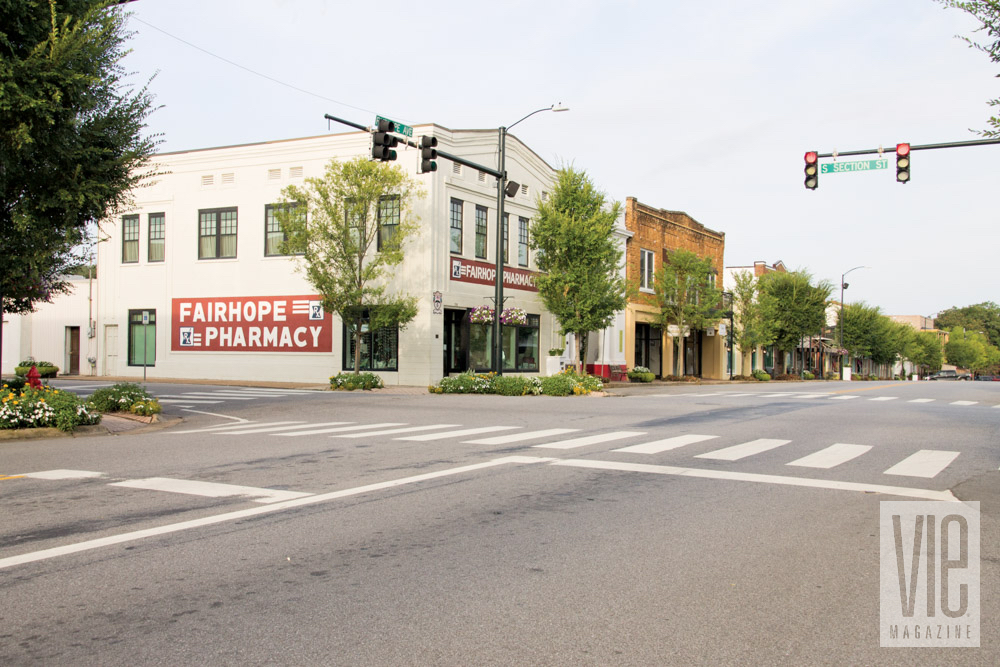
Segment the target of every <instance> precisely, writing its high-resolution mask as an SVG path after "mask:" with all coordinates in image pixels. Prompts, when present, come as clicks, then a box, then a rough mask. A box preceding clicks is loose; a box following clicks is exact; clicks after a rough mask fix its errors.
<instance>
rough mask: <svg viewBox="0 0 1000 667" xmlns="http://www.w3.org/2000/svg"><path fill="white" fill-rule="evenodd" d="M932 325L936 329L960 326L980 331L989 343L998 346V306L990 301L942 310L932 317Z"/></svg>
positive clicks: (999, 338) (999, 341) (999, 319)
mask: <svg viewBox="0 0 1000 667" xmlns="http://www.w3.org/2000/svg"><path fill="white" fill-rule="evenodd" d="M934 326H935V327H937V328H938V329H951V328H952V327H962V328H964V329H971V330H972V331H982V332H984V333H985V334H986V337H987V338H988V339H989V341H990V344H991V345H996V346H1000V306H998V305H997V304H995V303H993V302H992V301H985V302H983V303H977V304H974V305H972V306H965V307H963V308H956V307H953V308H949V309H948V310H942V311H941V312H940V313H938V316H937V317H936V318H934Z"/></svg>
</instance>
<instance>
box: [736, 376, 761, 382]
mask: <svg viewBox="0 0 1000 667" xmlns="http://www.w3.org/2000/svg"><path fill="white" fill-rule="evenodd" d="M756 379H757V378H755V377H754V376H752V375H734V376H733V380H734V381H735V380H741V381H744V382H745V381H747V380H756Z"/></svg>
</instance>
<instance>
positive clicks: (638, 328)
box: [635, 322, 662, 377]
mask: <svg viewBox="0 0 1000 667" xmlns="http://www.w3.org/2000/svg"><path fill="white" fill-rule="evenodd" d="M661 338H662V334H661V333H660V329H659V328H658V327H654V326H651V325H649V324H647V323H646V322H637V323H636V325H635V365H636V366H645V367H646V368H648V369H649V370H651V371H652V372H653V374H654V375H656V377H660V339H661Z"/></svg>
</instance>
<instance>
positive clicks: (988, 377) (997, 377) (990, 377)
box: [976, 375, 1000, 382]
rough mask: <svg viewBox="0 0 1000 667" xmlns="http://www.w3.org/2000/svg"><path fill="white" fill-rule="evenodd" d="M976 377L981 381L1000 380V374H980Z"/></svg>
mask: <svg viewBox="0 0 1000 667" xmlns="http://www.w3.org/2000/svg"><path fill="white" fill-rule="evenodd" d="M976 379H977V380H979V381H980V382H1000V375H979V376H977V377H976Z"/></svg>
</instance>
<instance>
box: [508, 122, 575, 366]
mask: <svg viewBox="0 0 1000 667" xmlns="http://www.w3.org/2000/svg"><path fill="white" fill-rule="evenodd" d="M543 111H569V107H564V106H563V105H562V103H561V102H560V103H558V104H553V105H552V106H549V107H544V108H542V109H536V110H535V111H532V112H531V113H529V114H528V115H527V116H524V117H523V118H521V119H520V120H518V121H516V122H514V123H511V124H510V125H508V126H507V127H501V128H500V168H499V171H500V178H498V179H497V246H496V248H497V249H496V253H497V275H496V295H495V299H494V300H495V303H494V308H493V369H494V371H495V372H496V374H497V375H503V340H502V334H503V324H501V322H500V313H501V312H502V311H503V250H504V248H503V204H504V199H505V198H506V197H513V196H514V195H515V194H516V193H517V184H516V183H511V185H513V186H514V188H513V189H512V191H511V192H510V193H508V192H507V190H508V183H507V171H506V163H507V155H506V153H507V130H509V129H510V128H512V127H514V126H515V125H517V124H518V123H520V122H521V121H522V120H526V119H527V118H530V117H531V116H534V115H535V114H536V113H541V112H543Z"/></svg>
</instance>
